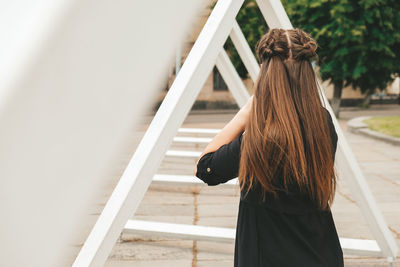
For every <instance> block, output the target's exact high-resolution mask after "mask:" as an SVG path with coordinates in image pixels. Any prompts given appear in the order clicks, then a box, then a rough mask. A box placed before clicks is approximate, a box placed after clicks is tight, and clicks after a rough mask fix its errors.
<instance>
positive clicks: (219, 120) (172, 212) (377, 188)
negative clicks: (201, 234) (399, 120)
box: [105, 105, 400, 267]
mask: <svg viewBox="0 0 400 267" xmlns="http://www.w3.org/2000/svg"><path fill="white" fill-rule="evenodd" d="M234 112H236V111H218V112H214V113H213V112H209V111H193V112H191V113H190V114H189V116H188V118H187V119H186V120H185V122H184V125H183V127H196V128H222V127H223V126H224V125H225V124H226V122H228V121H229V120H230V119H231V118H232V117H233V116H234V114H235V113H234ZM384 114H388V115H396V114H397V115H400V106H399V105H374V106H372V107H371V108H370V109H369V110H361V109H357V108H348V109H343V111H342V112H341V119H340V120H339V123H340V125H341V127H342V129H344V130H346V121H347V120H348V119H351V118H353V117H358V116H363V115H384ZM150 119H151V116H148V117H147V118H145V119H144V120H143V125H142V127H140V130H141V131H140V132H139V133H138V134H137V135H136V136H135V138H136V139H135V140H137V142H139V141H140V137H141V135H143V133H144V130H145V128H146V127H147V125H148V122H149V121H150ZM345 136H346V138H347V140H348V142H349V144H350V146H351V148H352V150H353V152H354V154H355V157H356V159H357V160H358V162H359V164H360V167H361V169H362V170H363V172H364V175H365V178H366V179H367V182H368V185H369V186H370V189H371V191H372V193H373V195H374V197H375V200H376V201H377V203H378V207H379V208H380V210H381V211H382V213H383V216H384V218H385V220H386V222H387V223H388V225H389V229H390V230H391V232H392V234H393V236H394V237H395V238H396V241H397V244H398V245H399V247H400V168H399V166H400V148H399V147H396V146H393V145H390V144H386V143H383V142H380V141H377V140H374V139H370V138H368V137H365V136H360V135H356V134H352V133H350V132H347V131H345ZM204 147H205V144H203V145H198V144H192V145H184V146H183V145H182V144H176V143H174V144H173V145H172V149H181V150H182V149H186V150H191V151H192V150H197V151H202V149H204ZM194 164H195V159H181V158H173V157H166V158H165V159H164V160H163V163H162V165H161V166H160V168H159V170H158V171H157V173H163V174H186V175H193V167H194ZM238 203H239V191H238V188H237V187H236V188H232V187H229V186H207V185H206V184H203V185H194V186H172V185H157V184H154V183H153V184H152V185H151V186H150V188H149V190H148V192H147V193H146V195H145V197H144V199H143V201H142V203H141V204H140V206H139V208H138V210H137V212H136V214H135V215H133V216H132V218H135V219H143V220H153V221H160V222H174V223H185V224H195V225H207V226H219V227H230V228H235V227H236V219H237V217H236V216H237V211H238ZM332 212H333V216H334V220H335V224H336V227H337V231H338V233H339V236H341V237H352V238H365V239H373V237H372V235H371V233H370V231H369V229H368V227H367V224H366V223H365V221H364V218H363V216H362V214H361V213H360V211H359V209H358V207H357V205H356V204H355V202H354V200H353V198H352V195H351V192H350V191H349V189H348V188H347V186H346V181H345V180H343V179H339V184H338V189H337V194H336V196H335V201H334V204H333V206H332ZM233 252H234V243H233V242H231V243H217V242H205V241H188V240H180V239H176V238H160V237H157V236H141V235H135V234H121V236H120V239H119V241H118V243H116V244H115V246H114V248H113V250H112V253H111V254H110V256H109V258H108V260H107V262H106V264H105V266H107V267H116V266H121V267H125V266H143V267H145V266H146V267H148V266H151V267H158V266H163V267H164V266H174V267H180V266H182V267H189V266H198V267H202V266H204V267H213V266H218V267H224V266H227V267H228V266H229V267H231V266H233ZM345 266H348V267H350V266H351V267H355V266H366V267H369V266H371V267H372V266H388V264H387V262H386V261H385V260H384V259H376V258H372V257H356V256H352V255H345ZM393 266H400V258H399V257H397V259H396V260H395V262H394V264H393Z"/></svg>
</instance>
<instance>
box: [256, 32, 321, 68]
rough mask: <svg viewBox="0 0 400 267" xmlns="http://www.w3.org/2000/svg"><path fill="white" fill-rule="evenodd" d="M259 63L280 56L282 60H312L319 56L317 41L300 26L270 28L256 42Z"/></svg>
mask: <svg viewBox="0 0 400 267" xmlns="http://www.w3.org/2000/svg"><path fill="white" fill-rule="evenodd" d="M255 48H256V54H257V58H258V61H259V63H262V62H263V61H265V60H266V59H268V58H271V57H279V58H281V59H282V60H286V59H289V58H293V59H294V60H298V61H301V60H312V59H315V58H316V57H317V53H316V50H317V48H318V46H317V43H316V42H315V41H314V40H313V39H312V38H311V37H310V35H309V34H307V33H305V32H304V31H302V30H301V29H299V28H295V29H289V30H284V29H281V28H274V29H270V30H269V31H268V33H266V34H265V35H264V36H262V37H261V39H260V40H259V41H258V42H257V44H256V47H255Z"/></svg>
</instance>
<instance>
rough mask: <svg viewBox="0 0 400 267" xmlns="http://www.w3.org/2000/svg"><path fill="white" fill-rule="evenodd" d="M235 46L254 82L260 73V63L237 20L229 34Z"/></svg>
mask: <svg viewBox="0 0 400 267" xmlns="http://www.w3.org/2000/svg"><path fill="white" fill-rule="evenodd" d="M229 36H230V37H231V40H232V42H233V44H234V45H235V48H236V50H237V52H238V54H239V56H240V58H241V59H242V61H243V64H244V66H245V67H246V69H247V72H248V73H249V75H250V77H251V79H252V80H253V82H255V81H256V80H257V76H258V73H259V72H260V66H259V65H258V62H257V59H256V58H255V56H254V54H253V52H252V51H251V48H250V46H249V43H248V42H247V40H246V38H245V37H244V35H243V32H242V30H241V29H240V27H239V24H238V23H237V21H236V20H235V22H234V23H233V27H232V31H231V33H230V35H229Z"/></svg>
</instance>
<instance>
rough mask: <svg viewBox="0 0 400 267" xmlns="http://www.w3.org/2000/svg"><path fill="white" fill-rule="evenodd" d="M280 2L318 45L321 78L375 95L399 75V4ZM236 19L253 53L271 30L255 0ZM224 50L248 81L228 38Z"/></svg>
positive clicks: (373, 0) (380, 0) (388, 0)
mask: <svg viewBox="0 0 400 267" xmlns="http://www.w3.org/2000/svg"><path fill="white" fill-rule="evenodd" d="M282 4H283V5H284V7H285V10H286V12H287V14H288V16H289V18H290V20H291V22H292V25H293V27H298V28H301V29H303V30H304V31H306V32H308V33H310V34H311V36H312V37H313V38H314V39H315V40H316V41H317V43H318V45H319V48H318V49H317V53H318V56H319V62H318V64H319V67H320V74H321V78H322V79H323V80H329V79H330V80H331V83H333V84H336V85H337V86H348V85H352V87H353V88H356V87H360V88H361V91H362V92H368V93H372V92H373V91H374V90H375V89H376V88H378V89H383V88H385V87H386V86H387V83H388V82H391V81H392V80H393V78H394V76H398V75H399V74H400V64H399V58H400V1H399V0H282ZM236 19H237V21H238V23H239V25H240V26H241V29H242V31H243V33H244V35H245V37H246V39H247V40H248V42H249V44H250V47H251V48H252V50H253V52H254V46H255V44H256V42H257V41H258V40H259V38H260V37H261V36H262V35H263V34H265V33H266V32H267V31H268V26H267V25H266V23H265V21H264V19H263V17H262V14H261V12H260V11H259V9H258V6H257V5H256V3H255V1H254V0H246V1H245V2H244V4H243V6H242V8H241V10H240V11H239V13H238V15H237V17H236ZM224 47H225V48H226V49H227V51H228V54H229V55H230V57H231V59H232V62H233V64H234V66H235V67H236V69H237V70H238V72H239V75H240V76H241V77H243V78H244V77H246V75H247V72H246V69H245V67H244V66H243V64H242V62H241V60H240V58H239V56H238V54H237V52H236V50H235V49H234V47H233V44H232V42H231V41H230V40H229V39H228V41H227V42H226V43H225V45H224Z"/></svg>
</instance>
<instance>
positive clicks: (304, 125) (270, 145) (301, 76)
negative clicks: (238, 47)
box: [196, 29, 343, 267]
mask: <svg viewBox="0 0 400 267" xmlns="http://www.w3.org/2000/svg"><path fill="white" fill-rule="evenodd" d="M316 49H317V44H316V42H315V41H314V40H313V39H312V38H311V37H310V36H309V35H308V34H307V33H305V32H303V31H302V30H300V29H290V30H284V29H271V30H270V31H269V32H268V33H267V34H265V35H264V36H263V37H262V38H261V39H260V40H259V41H258V43H257V45H256V53H257V57H258V60H259V62H260V64H261V67H260V73H259V76H258V78H257V81H256V83H255V91H254V96H252V97H251V98H250V99H249V101H248V102H247V104H246V105H245V106H244V107H243V108H241V109H240V111H239V112H238V113H237V114H236V115H235V116H234V118H233V119H232V120H231V121H230V122H229V123H228V124H227V125H226V126H225V127H224V128H223V129H222V131H221V132H219V133H218V134H217V135H216V136H215V137H214V138H213V140H212V141H211V142H210V143H209V144H208V145H207V147H206V148H205V150H204V151H203V153H202V154H201V156H200V158H199V160H198V162H197V164H196V165H197V170H196V176H197V177H198V178H200V179H201V180H203V181H204V182H205V183H207V184H208V185H217V184H220V183H225V182H227V181H228V180H230V179H233V178H235V177H238V180H239V184H240V203H239V213H238V219H237V227H236V240H235V258H234V266H235V267H256V266H273V267H275V266H280V267H281V266H290V267H293V266H305V267H313V266H321V267H329V266H332V267H333V266H335V267H337V266H343V252H342V248H341V246H340V243H339V238H338V235H337V232H336V228H335V224H334V221H333V218H332V214H331V210H330V205H331V204H332V202H333V199H334V195H335V190H336V171H335V168H334V159H335V153H336V145H337V138H338V137H337V134H336V131H335V128H334V125H333V123H332V118H331V117H330V114H329V112H328V111H327V109H326V108H325V104H324V105H322V102H321V98H320V94H321V91H320V89H319V88H318V87H317V82H316V76H315V73H314V70H313V68H312V65H311V60H313V59H316V57H317V55H316V52H315V51H316Z"/></svg>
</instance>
